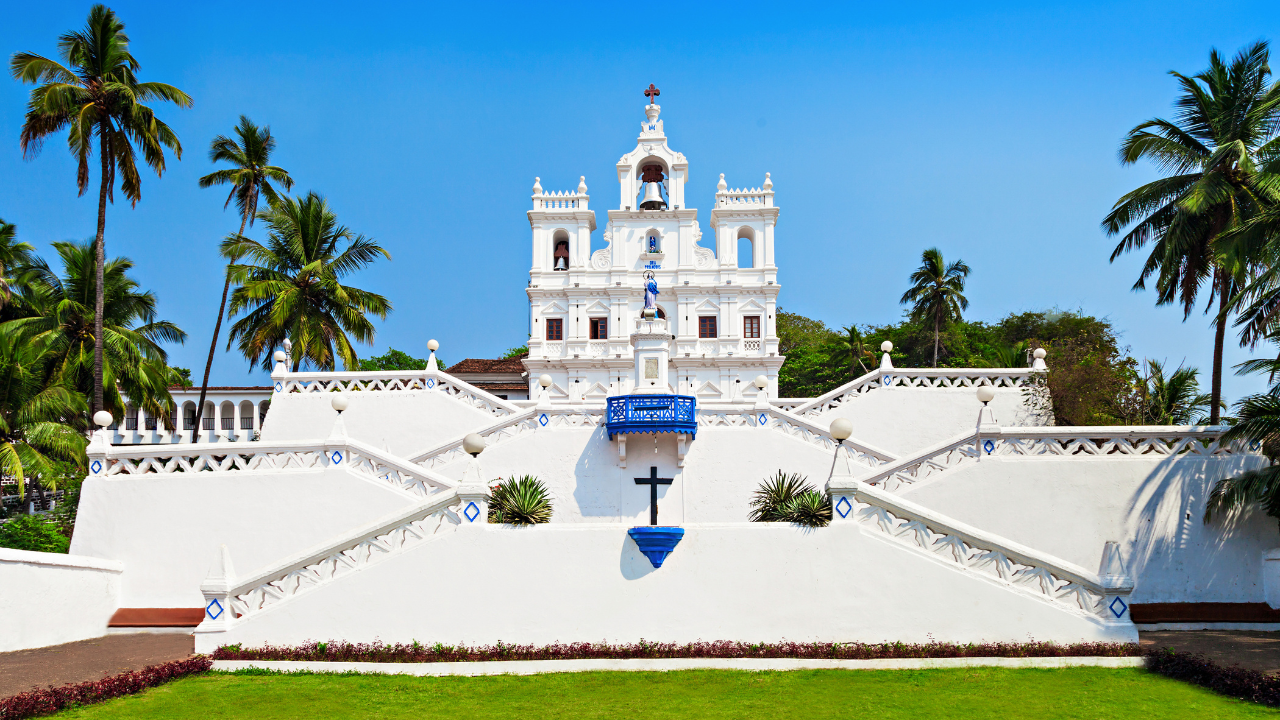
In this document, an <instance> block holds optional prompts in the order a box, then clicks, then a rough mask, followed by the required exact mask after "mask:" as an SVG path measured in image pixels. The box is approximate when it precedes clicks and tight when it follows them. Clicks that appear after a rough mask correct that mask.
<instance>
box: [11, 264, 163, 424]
mask: <svg viewBox="0 0 1280 720" xmlns="http://www.w3.org/2000/svg"><path fill="white" fill-rule="evenodd" d="M53 247H54V249H55V250H56V251H57V253H58V256H59V258H60V260H61V262H62V274H61V275H59V274H58V273H57V272H55V271H54V269H53V268H51V267H50V266H49V265H48V263H47V262H45V260H44V259H43V258H40V259H37V260H35V261H34V262H33V263H32V266H31V280H30V283H29V284H28V285H27V286H26V287H25V288H24V289H23V291H22V295H23V302H24V304H25V305H26V306H27V307H28V308H30V310H31V311H32V312H33V313H34V314H33V315H32V316H30V317H26V318H19V319H17V320H10V321H9V322H7V323H5V324H4V325H3V326H0V333H3V334H4V335H6V336H17V337H20V338H22V339H24V340H26V341H28V342H30V343H32V344H34V345H35V346H37V347H40V348H41V349H42V352H43V353H44V355H43V360H44V361H45V365H44V366H43V371H44V373H45V375H46V376H47V377H48V378H49V379H50V381H51V382H56V383H59V384H62V385H65V386H67V387H70V388H74V389H75V390H76V391H78V392H80V393H82V394H83V395H84V396H85V397H90V396H92V394H93V392H94V384H95V375H96V373H97V364H96V362H95V359H96V358H95V352H94V349H95V348H94V345H95V343H94V338H95V337H96V336H95V335H94V330H93V328H94V323H95V318H94V311H93V302H94V298H95V297H102V298H103V299H104V300H105V303H104V305H103V315H102V319H103V324H102V328H103V332H104V335H103V343H102V347H103V350H104V352H103V355H102V360H103V362H102V364H101V368H102V377H104V378H105V380H106V387H105V390H106V393H105V394H104V395H103V403H104V404H103V406H102V407H104V408H105V409H107V410H108V411H110V412H111V414H113V415H114V416H116V418H120V417H122V416H123V415H124V402H123V400H122V398H121V396H120V391H121V390H123V391H124V392H125V393H126V394H127V395H128V396H129V399H130V401H131V402H132V403H133V404H134V405H136V406H138V407H141V408H143V409H144V410H146V411H147V413H149V414H151V415H154V416H160V415H162V414H163V415H164V416H166V417H167V416H168V414H169V411H170V410H171V409H172V407H173V399H172V397H171V396H170V395H169V385H172V384H176V382H177V378H178V375H177V373H176V372H175V371H174V370H173V369H172V368H170V367H169V366H168V354H167V353H166V352H165V350H164V348H163V347H162V346H161V343H162V342H177V343H181V342H183V341H184V340H186V337H187V335H186V333H184V332H183V331H182V330H181V329H179V328H178V326H176V325H174V324H173V323H171V322H169V321H167V320H157V319H156V297H155V295H154V294H152V293H150V292H147V291H143V290H141V289H140V288H139V286H138V283H137V281H136V280H134V279H132V278H130V277H129V276H128V274H127V273H128V271H129V270H131V269H132V268H133V262H132V261H131V260H129V259H128V258H115V259H112V260H110V261H109V262H107V264H106V267H105V268H104V272H103V279H104V280H105V283H104V284H105V290H104V291H103V292H101V293H100V292H98V288H97V283H96V282H95V275H96V274H97V273H96V272H95V265H96V264H97V263H96V258H95V253H94V250H93V246H92V245H90V244H89V243H87V242H86V243H68V242H60V243H54V245H53Z"/></svg>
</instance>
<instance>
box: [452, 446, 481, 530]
mask: <svg viewBox="0 0 1280 720" xmlns="http://www.w3.org/2000/svg"><path fill="white" fill-rule="evenodd" d="M485 445H486V443H485V439H484V438H483V437H481V436H480V435H479V434H478V433H467V436H466V437H464V438H462V451H463V452H465V453H466V454H468V455H470V456H471V460H470V461H469V462H468V463H467V469H466V471H465V472H463V473H462V483H461V484H460V485H458V500H459V502H460V504H461V505H462V513H461V514H462V520H463V523H462V526H463V527H476V526H479V525H484V524H485V523H488V522H489V486H488V485H486V484H485V482H484V476H483V475H482V474H481V472H480V453H482V452H484V448H485Z"/></svg>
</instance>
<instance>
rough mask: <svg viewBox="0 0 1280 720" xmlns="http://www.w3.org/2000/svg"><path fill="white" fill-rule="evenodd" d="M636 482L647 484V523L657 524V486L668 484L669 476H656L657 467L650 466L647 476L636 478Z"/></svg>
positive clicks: (669, 482) (669, 481)
mask: <svg viewBox="0 0 1280 720" xmlns="http://www.w3.org/2000/svg"><path fill="white" fill-rule="evenodd" d="M636 484H637V485H648V486H649V524H650V525H657V524H658V486H659V485H670V484H671V478H660V477H658V468H656V467H650V468H649V477H647V478H636Z"/></svg>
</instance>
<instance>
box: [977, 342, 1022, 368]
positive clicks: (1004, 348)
mask: <svg viewBox="0 0 1280 720" xmlns="http://www.w3.org/2000/svg"><path fill="white" fill-rule="evenodd" d="M1030 351H1031V344H1030V343H1028V342H1027V341H1026V340H1019V341H1018V342H1015V343H1010V344H1008V345H992V346H991V347H989V348H987V351H986V352H985V353H983V358H982V360H980V361H979V362H980V363H981V365H982V367H991V368H1024V367H1026V366H1027V353H1029V352H1030Z"/></svg>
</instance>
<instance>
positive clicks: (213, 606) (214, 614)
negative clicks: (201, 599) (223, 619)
mask: <svg viewBox="0 0 1280 720" xmlns="http://www.w3.org/2000/svg"><path fill="white" fill-rule="evenodd" d="M204 611H205V612H207V613H209V619H210V620H217V619H218V616H219V615H221V614H222V603H220V602H218V598H214V599H213V600H212V601H210V602H209V606H208V607H206V608H205V609H204Z"/></svg>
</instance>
